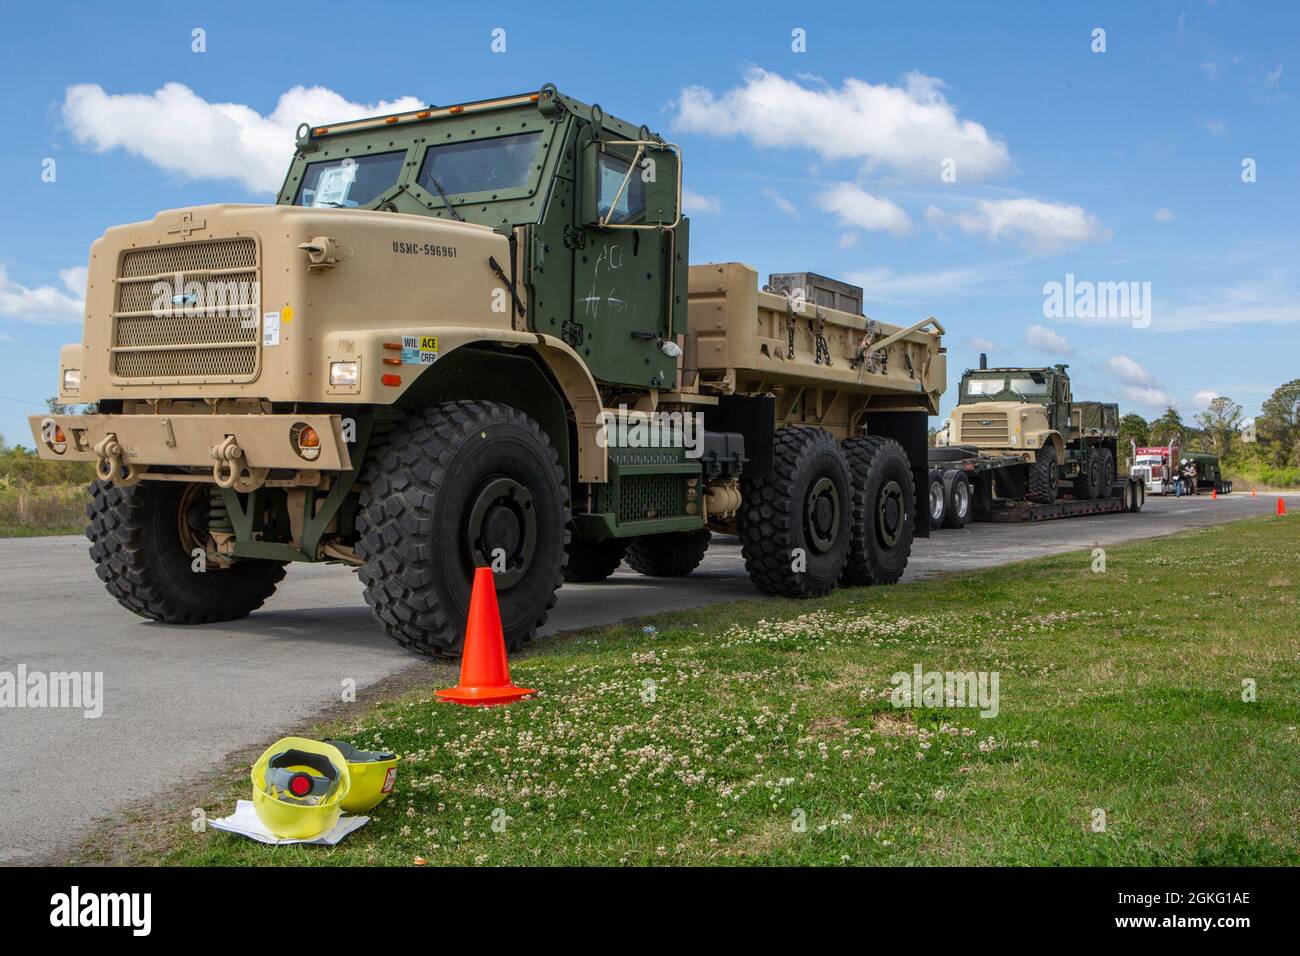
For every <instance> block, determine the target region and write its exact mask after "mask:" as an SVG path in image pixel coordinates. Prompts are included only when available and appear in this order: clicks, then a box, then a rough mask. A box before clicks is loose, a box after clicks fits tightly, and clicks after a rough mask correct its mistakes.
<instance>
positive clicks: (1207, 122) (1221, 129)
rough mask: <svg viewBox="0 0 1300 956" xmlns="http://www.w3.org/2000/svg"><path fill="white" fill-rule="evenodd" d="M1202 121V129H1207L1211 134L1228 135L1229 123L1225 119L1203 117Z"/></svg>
mask: <svg viewBox="0 0 1300 956" xmlns="http://www.w3.org/2000/svg"><path fill="white" fill-rule="evenodd" d="M1200 122H1201V129H1203V130H1205V132H1207V133H1209V134H1210V135H1211V136H1226V135H1228V124H1227V123H1225V122H1224V121H1223V120H1217V119H1203V120H1201V121H1200Z"/></svg>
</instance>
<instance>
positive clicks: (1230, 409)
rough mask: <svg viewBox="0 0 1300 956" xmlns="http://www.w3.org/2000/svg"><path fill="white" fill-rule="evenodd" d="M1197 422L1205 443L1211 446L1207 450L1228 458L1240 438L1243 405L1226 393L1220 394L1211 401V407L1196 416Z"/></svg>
mask: <svg viewBox="0 0 1300 956" xmlns="http://www.w3.org/2000/svg"><path fill="white" fill-rule="evenodd" d="M1196 424H1197V425H1198V426H1200V430H1201V435H1202V436H1203V437H1204V444H1205V445H1207V446H1209V447H1207V448H1206V449H1205V450H1206V451H1211V452H1214V454H1216V455H1218V456H1219V457H1220V458H1227V457H1228V456H1229V455H1231V454H1232V450H1233V446H1234V444H1235V443H1236V442H1237V440H1238V439H1237V430H1238V429H1239V428H1240V427H1241V406H1240V405H1238V404H1237V403H1236V402H1234V401H1233V400H1232V399H1230V398H1228V397H1227V396H1226V395H1220V396H1218V397H1216V398H1214V399H1212V400H1211V401H1210V407H1209V408H1207V409H1206V410H1205V411H1203V412H1201V413H1200V414H1199V415H1197V416H1196Z"/></svg>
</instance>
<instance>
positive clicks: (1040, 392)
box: [962, 373, 1051, 401]
mask: <svg viewBox="0 0 1300 956" xmlns="http://www.w3.org/2000/svg"><path fill="white" fill-rule="evenodd" d="M1050 394H1051V383H1050V382H1049V381H1048V379H1047V377H1046V376H1045V375H1040V374H1034V373H1029V374H1025V373H1017V374H1014V375H1011V376H1004V375H998V376H991V377H990V376H985V377H981V378H970V379H967V380H966V387H965V393H964V394H963V396H962V398H963V400H965V399H967V398H993V397H994V396H997V395H1005V396H1009V397H1008V398H1004V399H1003V400H1004V401H1009V400H1011V398H1016V399H1020V398H1027V399H1029V400H1030V401H1035V400H1038V399H1043V398H1046V397H1047V396H1048V395H1050Z"/></svg>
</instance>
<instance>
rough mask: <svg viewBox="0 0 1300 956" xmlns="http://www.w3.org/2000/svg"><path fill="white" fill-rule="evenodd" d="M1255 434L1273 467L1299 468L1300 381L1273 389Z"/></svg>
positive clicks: (1298, 379)
mask: <svg viewBox="0 0 1300 956" xmlns="http://www.w3.org/2000/svg"><path fill="white" fill-rule="evenodd" d="M1255 434H1256V437H1257V438H1258V440H1259V443H1260V445H1261V446H1263V447H1262V449H1261V450H1262V451H1263V453H1264V456H1265V457H1266V458H1267V459H1268V461H1269V463H1270V464H1272V465H1274V466H1276V467H1278V468H1284V467H1287V466H1292V467H1295V466H1300V378H1297V379H1292V380H1291V381H1289V382H1287V383H1286V384H1285V385H1282V386H1279V387H1278V388H1276V389H1274V390H1273V394H1272V395H1270V396H1269V398H1268V400H1267V401H1266V402H1264V404H1263V405H1262V406H1260V413H1259V417H1258V418H1256V419H1255Z"/></svg>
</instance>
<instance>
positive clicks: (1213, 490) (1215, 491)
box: [1210, 488, 1219, 501]
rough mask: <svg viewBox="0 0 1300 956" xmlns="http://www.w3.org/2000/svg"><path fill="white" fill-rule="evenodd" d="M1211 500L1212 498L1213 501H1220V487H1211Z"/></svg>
mask: <svg viewBox="0 0 1300 956" xmlns="http://www.w3.org/2000/svg"><path fill="white" fill-rule="evenodd" d="M1210 500H1211V501H1218V500H1219V489H1218V488H1211V489H1210Z"/></svg>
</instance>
